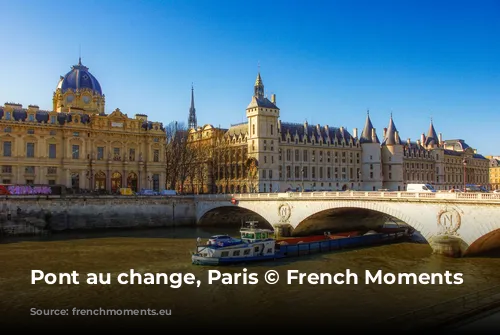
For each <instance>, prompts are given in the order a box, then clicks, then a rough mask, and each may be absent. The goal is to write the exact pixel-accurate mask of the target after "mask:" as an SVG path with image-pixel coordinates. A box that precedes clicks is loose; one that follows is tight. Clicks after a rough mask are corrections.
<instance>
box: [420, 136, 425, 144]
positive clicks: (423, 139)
mask: <svg viewBox="0 0 500 335" xmlns="http://www.w3.org/2000/svg"><path fill="white" fill-rule="evenodd" d="M420 142H421V143H422V144H424V143H425V135H424V134H422V135H420Z"/></svg>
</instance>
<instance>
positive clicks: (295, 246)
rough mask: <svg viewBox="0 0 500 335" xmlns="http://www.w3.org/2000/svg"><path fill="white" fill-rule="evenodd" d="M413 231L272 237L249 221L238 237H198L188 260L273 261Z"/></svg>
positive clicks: (383, 240) (371, 242)
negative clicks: (202, 238)
mask: <svg viewBox="0 0 500 335" xmlns="http://www.w3.org/2000/svg"><path fill="white" fill-rule="evenodd" d="M413 232H414V229H413V228H411V227H395V228H388V227H381V228H379V229H376V230H369V231H367V232H361V231H351V232H344V233H335V234H331V233H329V232H325V233H324V234H323V235H314V236H304V237H291V238H280V239H274V238H273V237H272V236H273V234H274V232H273V231H272V230H270V229H262V228H258V227H257V222H256V221H250V222H248V226H247V227H244V228H242V229H241V230H240V238H233V237H231V236H229V235H216V236H212V237H211V238H210V239H209V240H208V241H207V242H206V244H202V243H201V239H200V238H198V239H197V243H196V244H197V245H196V251H195V252H193V253H192V256H191V261H192V263H193V264H195V265H225V264H236V263H247V262H257V261H266V260H277V259H282V258H288V257H297V256H302V255H307V254H310V253H317V252H329V251H335V250H341V249H351V248H359V247H365V246H371V245H377V244H385V243H389V242H395V241H400V240H403V239H407V238H409V237H411V235H412V234H413Z"/></svg>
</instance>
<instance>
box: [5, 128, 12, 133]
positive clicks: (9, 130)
mask: <svg viewBox="0 0 500 335" xmlns="http://www.w3.org/2000/svg"><path fill="white" fill-rule="evenodd" d="M4 131H5V132H6V133H10V132H12V128H11V127H5V129H4Z"/></svg>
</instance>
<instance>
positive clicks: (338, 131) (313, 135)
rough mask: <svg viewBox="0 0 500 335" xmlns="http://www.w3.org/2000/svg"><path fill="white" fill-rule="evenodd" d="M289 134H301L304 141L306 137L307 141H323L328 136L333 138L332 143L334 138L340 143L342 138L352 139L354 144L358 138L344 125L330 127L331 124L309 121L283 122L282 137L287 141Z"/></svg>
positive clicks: (300, 138)
mask: <svg viewBox="0 0 500 335" xmlns="http://www.w3.org/2000/svg"><path fill="white" fill-rule="evenodd" d="M287 134H290V136H291V137H292V138H294V137H295V135H298V136H299V141H300V142H304V138H305V139H306V143H311V142H312V140H314V141H315V142H319V141H320V139H321V138H323V141H325V142H326V141H327V139H328V138H330V139H331V141H332V143H333V141H334V139H335V138H336V139H337V142H338V143H341V142H342V139H344V140H345V142H346V143H349V141H350V140H351V139H352V141H353V144H356V139H355V138H354V137H353V136H352V135H351V134H350V133H349V132H348V131H347V130H346V129H345V128H343V127H341V128H336V127H329V126H323V127H321V126H319V125H316V126H313V125H309V124H307V123H305V124H301V123H287V122H282V123H281V139H282V140H283V141H286V136H287Z"/></svg>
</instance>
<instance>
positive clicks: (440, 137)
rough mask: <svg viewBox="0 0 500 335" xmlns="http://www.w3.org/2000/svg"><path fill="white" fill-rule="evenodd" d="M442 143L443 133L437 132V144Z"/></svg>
mask: <svg viewBox="0 0 500 335" xmlns="http://www.w3.org/2000/svg"><path fill="white" fill-rule="evenodd" d="M442 143H443V133H439V145H441V144H442Z"/></svg>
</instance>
